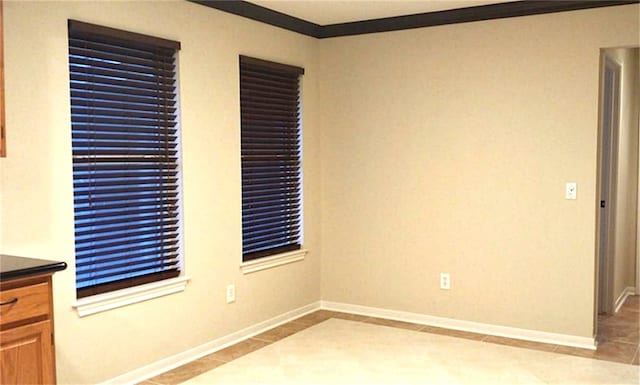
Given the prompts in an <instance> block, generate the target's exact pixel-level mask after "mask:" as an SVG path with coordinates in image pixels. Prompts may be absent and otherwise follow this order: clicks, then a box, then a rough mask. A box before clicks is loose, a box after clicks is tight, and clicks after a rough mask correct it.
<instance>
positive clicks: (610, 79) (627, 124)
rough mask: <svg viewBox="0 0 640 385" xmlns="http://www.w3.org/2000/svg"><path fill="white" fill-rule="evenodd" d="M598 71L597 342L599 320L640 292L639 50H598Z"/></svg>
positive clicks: (595, 317)
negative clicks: (639, 200)
mask: <svg viewBox="0 0 640 385" xmlns="http://www.w3.org/2000/svg"><path fill="white" fill-rule="evenodd" d="M599 71H600V93H599V98H600V99H599V116H598V119H599V121H598V158H597V159H598V177H597V184H596V187H597V195H596V201H595V202H594V203H595V210H596V234H595V235H596V245H595V246H596V247H595V255H596V260H595V269H596V274H595V277H594V279H595V288H596V289H595V290H596V291H595V293H594V294H595V303H594V335H596V337H597V334H598V320H599V318H600V319H604V318H606V317H609V316H611V315H612V314H614V313H615V312H616V311H617V310H618V309H620V308H621V307H622V306H623V304H624V303H625V301H626V299H627V298H628V296H630V295H633V294H634V292H637V291H638V289H639V288H640V273H638V269H640V221H639V219H640V205H638V192H639V190H640V163H639V156H638V155H639V152H640V133H639V131H640V48H638V47H623V48H606V49H602V50H601V53H600V70H599ZM599 315H600V317H599ZM603 317H604V318H603Z"/></svg>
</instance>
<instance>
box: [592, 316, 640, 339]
mask: <svg viewBox="0 0 640 385" xmlns="http://www.w3.org/2000/svg"><path fill="white" fill-rule="evenodd" d="M598 335H599V336H600V337H602V338H604V339H606V340H607V341H618V342H628V343H632V344H638V343H640V325H638V324H635V323H632V322H626V323H623V322H614V321H610V320H607V321H603V322H602V323H600V324H599V325H598Z"/></svg>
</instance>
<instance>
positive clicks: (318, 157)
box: [0, 1, 639, 384]
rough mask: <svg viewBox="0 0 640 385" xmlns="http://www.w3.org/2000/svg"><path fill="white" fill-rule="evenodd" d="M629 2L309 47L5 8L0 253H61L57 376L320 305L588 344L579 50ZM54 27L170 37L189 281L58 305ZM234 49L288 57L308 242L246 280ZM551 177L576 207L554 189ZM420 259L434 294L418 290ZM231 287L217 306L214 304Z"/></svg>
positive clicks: (62, 147) (157, 5) (587, 48)
mask: <svg viewBox="0 0 640 385" xmlns="http://www.w3.org/2000/svg"><path fill="white" fill-rule="evenodd" d="M638 14H639V12H638V6H637V5H632V6H623V7H614V8H605V9H597V10H589V11H579V12H569V13H561V14H555V15H542V16H532V17H524V18H515V19H506V20H495V21H488V22H479V23H469V24H461V25H452V26H442V27H434V28H426V29H418V30H411V31H403V32H393V33H386V34H373V35H366V36H356V37H346V38H337V39H329V40H322V41H318V40H314V39H311V38H306V37H303V36H301V35H298V34H294V33H290V32H286V31H283V30H280V29H277V28H273V27H269V26H265V25H261V24H259V23H256V22H253V21H249V20H245V19H242V18H239V17H236V16H231V15H227V14H224V13H221V12H217V11H213V10H209V9H206V8H203V7H201V6H199V5H196V4H192V3H188V2H152V3H148V2H93V3H90V2H59V3H52V2H42V3H37V2H12V1H9V2H5V48H6V57H5V70H6V91H7V102H6V109H7V126H8V153H9V156H8V157H7V158H6V159H0V178H1V179H0V183H2V188H1V190H0V192H1V196H0V217H1V218H2V221H1V222H0V226H1V227H0V251H1V252H3V253H13V254H19V255H24V256H31V257H44V258H49V259H58V260H64V261H66V262H67V263H68V264H69V268H68V269H67V270H66V271H64V272H60V273H57V274H56V275H55V279H54V285H55V298H54V300H55V303H56V314H55V321H56V329H57V336H56V342H57V346H56V352H57V361H58V376H59V381H60V382H61V383H73V384H80V383H95V382H99V381H103V380H106V379H109V378H113V377H115V376H118V375H121V374H123V373H126V372H127V371H130V370H133V369H136V368H139V367H141V366H143V365H145V364H149V363H152V362H155V361H157V360H159V359H162V358H164V357H167V356H170V355H172V354H176V353H179V352H183V351H185V350H187V349H189V348H193V347H195V346H197V345H199V344H202V343H205V342H208V341H211V340H213V339H215V338H217V337H220V336H224V335H227V334H229V333H231V332H234V331H237V330H239V329H242V328H244V327H246V326H249V325H252V324H255V323H257V322H260V321H263V320H265V319H268V318H270V317H273V316H275V315H279V314H282V313H284V312H286V311H289V310H292V309H295V308H298V307H300V306H303V305H306V304H309V303H311V302H313V301H317V300H319V299H325V300H330V301H341V302H347V303H352V304H359V305H368V306H378V307H384V308H389V309H396V310H405V311H412V312H417V313H423V314H429V315H436V316H444V317H451V318H457V319H462V320H472V321H479V322H487V323H492V324H498V325H507V326H513V327H522V328H528V329H535V330H542V331H550V332H558V333H567V334H572V335H579V336H588V337H590V336H591V335H592V328H593V321H592V318H593V317H592V316H593V305H594V296H593V291H594V279H593V278H594V261H595V260H594V242H595V240H594V234H595V199H596V198H595V180H596V146H597V101H598V60H599V59H598V57H599V49H600V48H601V47H613V46H623V45H638V35H639V33H638V24H639V20H638ZM68 18H75V19H79V20H82V21H86V22H93V23H98V24H104V25H108V26H111V27H115V28H122V29H128V30H132V31H135V32H141V33H147V34H153V35H158V36H160V37H166V38H170V39H175V40H179V41H181V42H182V47H183V48H182V51H181V52H180V91H181V93H180V94H181V99H180V102H181V106H182V107H181V118H182V150H183V154H184V156H183V171H184V175H183V180H184V249H185V257H186V261H185V263H186V272H187V274H188V275H190V276H191V277H192V282H191V283H190V284H189V285H188V286H187V289H186V291H185V292H183V293H180V294H175V295H171V296H167V297H163V298H160V299H155V300H151V301H148V302H145V303H141V304H136V305H132V306H128V307H125V308H120V309H116V310H112V311H108V312H105V313H100V314H96V315H92V316H89V317H86V318H82V319H80V318H78V317H77V315H76V313H75V312H74V311H73V310H72V309H71V305H70V304H71V303H72V302H73V301H74V300H75V295H74V292H75V290H74V268H73V255H74V245H73V241H74V240H73V206H72V183H71V178H72V176H71V172H70V171H71V146H70V127H69V125H70V123H69V122H70V113H69V91H68V69H67V57H66V49H67V42H66V20H67V19H68ZM240 53H242V54H247V55H254V56H257V57H262V58H265V59H271V60H277V61H282V62H285V63H290V64H295V65H301V66H304V67H305V69H306V73H305V75H304V157H305V158H304V162H305V163H304V178H305V179H304V181H305V187H304V194H305V245H306V247H307V248H308V249H309V250H310V253H309V254H308V256H307V258H306V260H305V261H304V262H302V263H295V264H291V265H287V266H283V267H279V268H276V269H272V270H268V271H264V272H260V273H256V274H252V275H248V276H243V275H242V274H241V273H240V272H239V270H238V265H239V262H240V258H241V257H240V255H241V228H240V223H241V220H240V172H239V171H240V163H239V155H238V154H239V129H238V127H239V107H238V66H237V55H238V54H240ZM567 181H575V182H578V200H576V201H566V200H564V199H563V194H564V183H565V182H567ZM321 256H322V261H320V258H321ZM320 262H322V263H320ZM440 272H449V273H451V278H452V289H451V290H450V291H440V290H439V289H438V288H437V283H438V274H439V273H440ZM320 273H321V274H320ZM321 278H322V280H321ZM232 282H234V283H235V284H236V285H237V296H238V299H237V302H236V303H235V304H233V305H226V304H225V302H224V288H225V286H226V285H227V284H228V283H232Z"/></svg>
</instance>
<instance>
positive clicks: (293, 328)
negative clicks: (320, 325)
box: [252, 322, 311, 342]
mask: <svg viewBox="0 0 640 385" xmlns="http://www.w3.org/2000/svg"><path fill="white" fill-rule="evenodd" d="M309 326H311V325H307V324H304V323H296V322H288V323H286V324H283V325H280V326H277V327H275V328H273V329H270V330H267V331H266V332H264V333H260V334H258V335H257V336H254V337H252V338H254V339H256V340H261V341H266V342H276V341H279V340H281V339H283V338H285V337H288V336H290V335H292V334H295V333H297V332H299V331H300V330H304V329H306V328H308V327H309Z"/></svg>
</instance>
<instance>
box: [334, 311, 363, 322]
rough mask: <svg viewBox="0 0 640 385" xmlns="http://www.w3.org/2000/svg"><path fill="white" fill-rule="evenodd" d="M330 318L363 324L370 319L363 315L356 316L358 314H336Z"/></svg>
mask: <svg viewBox="0 0 640 385" xmlns="http://www.w3.org/2000/svg"><path fill="white" fill-rule="evenodd" d="M332 318H339V319H343V320H347V321H359V322H364V321H366V320H368V319H369V318H370V317H367V316H364V315H358V314H350V313H340V312H336V313H335V314H334V315H333V317H332Z"/></svg>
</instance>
